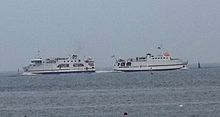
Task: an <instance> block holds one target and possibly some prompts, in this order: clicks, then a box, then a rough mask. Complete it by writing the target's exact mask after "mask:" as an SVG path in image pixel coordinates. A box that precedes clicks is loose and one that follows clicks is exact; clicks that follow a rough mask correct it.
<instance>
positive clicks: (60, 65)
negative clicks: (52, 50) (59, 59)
mask: <svg viewBox="0 0 220 117" xmlns="http://www.w3.org/2000/svg"><path fill="white" fill-rule="evenodd" d="M57 67H58V68H63V67H69V64H59V65H58V66H57Z"/></svg>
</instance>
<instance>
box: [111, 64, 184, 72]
mask: <svg viewBox="0 0 220 117" xmlns="http://www.w3.org/2000/svg"><path fill="white" fill-rule="evenodd" d="M184 68H185V65H175V66H174V65H167V66H150V67H149V66H147V67H142V66H136V67H123V68H114V71H123V72H138V71H166V70H178V69H184Z"/></svg>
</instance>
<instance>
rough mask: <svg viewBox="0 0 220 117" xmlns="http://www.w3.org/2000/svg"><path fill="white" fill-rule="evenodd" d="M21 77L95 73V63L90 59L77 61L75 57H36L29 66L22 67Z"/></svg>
mask: <svg viewBox="0 0 220 117" xmlns="http://www.w3.org/2000/svg"><path fill="white" fill-rule="evenodd" d="M23 70H24V73H23V75H30V74H31V75H36V74H60V73H78V72H95V71H96V69H95V62H94V60H93V59H92V58H91V57H87V58H85V59H84V60H82V59H79V58H78V56H77V55H72V56H69V57H63V58H59V57H58V58H47V59H42V58H41V57H37V58H34V59H32V60H31V63H30V65H28V66H26V67H23Z"/></svg>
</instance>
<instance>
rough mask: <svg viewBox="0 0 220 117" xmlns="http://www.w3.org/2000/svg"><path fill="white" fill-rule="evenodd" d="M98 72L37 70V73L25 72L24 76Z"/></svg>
mask: <svg viewBox="0 0 220 117" xmlns="http://www.w3.org/2000/svg"><path fill="white" fill-rule="evenodd" d="M95 71H96V70H48V71H45V70H35V71H29V72H24V73H23V75H27V74H31V75H37V74H70V73H93V72H95Z"/></svg>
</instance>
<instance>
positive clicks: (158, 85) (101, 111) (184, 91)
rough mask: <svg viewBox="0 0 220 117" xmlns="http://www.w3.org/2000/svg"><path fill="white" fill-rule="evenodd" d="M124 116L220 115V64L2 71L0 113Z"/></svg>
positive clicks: (9, 116)
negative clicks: (148, 69)
mask: <svg viewBox="0 0 220 117" xmlns="http://www.w3.org/2000/svg"><path fill="white" fill-rule="evenodd" d="M125 113H127V115H124V114H125ZM124 116H126V117H220V66H218V65H216V66H213V65H207V66H206V67H203V68H201V69H198V68H196V67H191V68H189V69H187V70H175V71H154V72H131V73H114V72H110V71H98V72H97V73H90V74H86V73H81V74H60V75H38V76H17V75H16V74H15V73H1V75H0V117H124Z"/></svg>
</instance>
